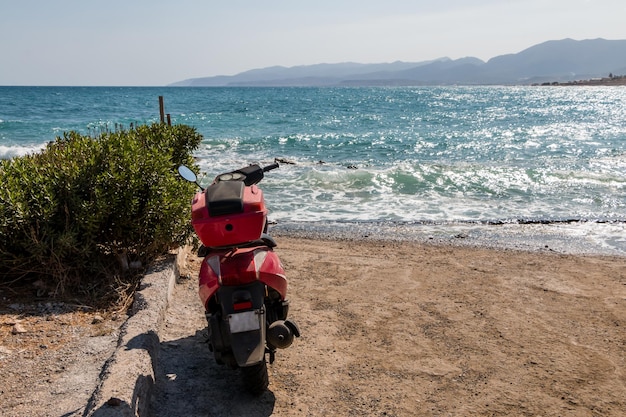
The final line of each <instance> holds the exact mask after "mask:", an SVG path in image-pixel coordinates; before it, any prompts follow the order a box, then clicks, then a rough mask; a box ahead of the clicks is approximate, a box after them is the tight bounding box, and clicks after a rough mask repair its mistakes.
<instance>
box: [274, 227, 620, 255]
mask: <svg viewBox="0 0 626 417" xmlns="http://www.w3.org/2000/svg"><path fill="white" fill-rule="evenodd" d="M270 234H271V235H272V236H274V237H276V238H279V239H280V238H282V237H286V238H301V239H313V240H343V241H354V242H357V243H360V242H374V241H386V242H396V243H402V242H407V243H418V244H423V245H431V246H448V247H474V248H483V249H491V250H515V251H523V252H537V253H539V252H551V253H560V254H566V255H590V256H617V257H626V238H624V236H626V222H606V223H597V222H563V223H560V222H556V223H541V222H540V223H521V224H520V223H500V224H487V223H472V222H441V223H408V222H406V223H402V222H395V223H393V222H358V223H356V222H355V223H345V222H308V223H307V222H277V223H275V224H273V225H270Z"/></svg>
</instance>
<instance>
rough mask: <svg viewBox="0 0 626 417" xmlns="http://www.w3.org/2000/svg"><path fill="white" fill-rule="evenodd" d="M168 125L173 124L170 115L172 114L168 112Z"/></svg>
mask: <svg viewBox="0 0 626 417" xmlns="http://www.w3.org/2000/svg"><path fill="white" fill-rule="evenodd" d="M167 125H168V126H171V125H172V117H171V116H170V114H169V113H168V114H167Z"/></svg>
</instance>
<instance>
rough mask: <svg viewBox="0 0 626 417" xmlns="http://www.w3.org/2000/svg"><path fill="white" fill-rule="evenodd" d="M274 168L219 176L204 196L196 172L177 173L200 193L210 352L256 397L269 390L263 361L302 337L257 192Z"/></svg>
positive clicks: (197, 217) (195, 204) (198, 220)
mask: <svg viewBox="0 0 626 417" xmlns="http://www.w3.org/2000/svg"><path fill="white" fill-rule="evenodd" d="M276 168H278V164H272V165H269V166H266V167H260V166H259V165H250V166H248V167H245V168H241V169H238V170H235V171H232V172H227V173H224V174H220V175H218V176H217V177H216V178H215V180H214V181H213V183H212V184H211V185H210V186H209V187H207V188H206V190H205V189H203V188H202V187H201V186H200V185H199V184H198V182H197V177H196V175H195V174H194V172H193V171H191V170H190V169H189V168H187V167H185V166H180V167H179V168H178V172H179V173H180V175H181V176H182V177H183V178H185V179H186V180H188V181H191V182H194V183H196V184H197V185H198V186H199V187H200V189H201V191H200V192H198V193H196V195H195V196H194V198H193V201H192V207H191V223H192V225H193V227H194V230H195V231H196V234H197V235H198V238H199V239H200V241H201V242H202V246H201V247H200V249H199V251H198V256H200V257H203V258H204V261H203V262H202V266H201V267H200V275H199V285H200V289H199V292H200V299H201V301H202V304H203V305H204V308H205V314H206V318H207V321H208V329H209V349H210V350H211V351H212V352H213V354H214V356H215V360H216V362H217V363H218V364H223V365H228V366H230V367H232V368H233V369H237V368H239V369H240V372H241V375H242V378H243V384H244V386H245V387H246V388H247V389H248V390H249V391H250V392H251V393H253V394H257V395H258V394H261V393H263V392H264V391H265V390H266V389H267V387H268V384H269V379H268V375H267V361H266V355H268V356H269V362H270V363H273V362H274V359H275V354H276V349H284V348H287V347H289V346H290V345H291V344H292V342H293V339H294V337H299V336H300V331H299V329H298V326H297V325H296V324H295V323H294V322H293V321H291V320H288V319H287V313H288V310H289V301H288V300H287V279H286V277H285V271H284V270H283V267H282V265H281V263H280V260H279V259H278V256H277V255H276V253H275V252H274V251H273V248H274V247H275V246H276V243H275V241H274V240H273V239H272V238H271V237H270V236H269V235H268V234H267V208H266V207H265V200H264V199H263V192H262V191H261V189H260V188H259V187H257V185H256V184H258V183H259V182H260V181H261V180H262V179H263V177H264V174H265V173H266V172H268V171H270V170H272V169H276Z"/></svg>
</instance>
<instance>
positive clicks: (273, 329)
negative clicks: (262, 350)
mask: <svg viewBox="0 0 626 417" xmlns="http://www.w3.org/2000/svg"><path fill="white" fill-rule="evenodd" d="M266 337H267V342H268V344H270V345H272V346H274V347H275V348H278V349H285V348H288V347H289V346H291V344H292V343H293V338H294V337H300V330H299V329H298V326H296V324H295V323H294V322H292V321H290V320H276V321H275V322H273V323H272V324H270V327H269V328H268V329H267V336H266Z"/></svg>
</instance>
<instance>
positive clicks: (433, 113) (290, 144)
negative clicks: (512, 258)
mask: <svg viewBox="0 0 626 417" xmlns="http://www.w3.org/2000/svg"><path fill="white" fill-rule="evenodd" d="M159 97H163V103H164V110H165V113H166V114H167V115H169V117H170V120H171V122H172V123H173V124H186V125H190V126H193V127H195V128H196V129H197V131H198V132H199V133H201V134H202V135H203V137H204V140H203V141H202V144H201V146H200V147H199V149H197V151H196V153H195V156H196V157H197V160H198V163H199V165H200V167H201V169H202V171H203V173H204V175H203V176H202V181H204V182H205V183H206V182H210V181H211V180H212V178H213V177H214V176H215V175H217V174H219V173H222V172H227V171H230V170H233V169H236V168H240V167H244V166H246V165H249V164H252V163H259V164H261V165H266V164H270V163H272V162H274V161H275V160H277V161H279V164H280V169H278V170H275V171H271V172H269V173H268V174H267V175H266V177H265V179H264V180H263V182H262V183H261V186H262V189H263V190H264V193H265V198H266V201H267V205H268V207H269V209H270V216H269V218H270V220H271V221H272V223H273V229H272V230H274V231H275V232H276V233H277V234H278V235H281V234H283V235H285V234H287V235H289V234H291V235H297V236H300V235H302V236H311V235H314V236H321V237H335V238H339V239H349V238H358V239H392V240H393V239H397V240H416V241H422V242H434V243H450V244H459V245H468V244H469V245H482V246H495V247H501V248H505V249H522V250H538V251H555V252H560V253H588V254H608V255H626V88H624V87H563V86H518V87H505V86H502V87H498V86H476V87H474V86H471V87H467V86H445V87H432V86H428V87H345V88H343V87H325V88H309V87H285V88H279V87H276V88H273V87H267V88H257V87H225V88H200V87H176V88H175V87H0V158H13V157H17V156H20V155H24V154H27V153H32V152H38V151H40V150H41V149H42V147H43V146H45V144H46V143H47V142H49V141H53V140H55V138H56V137H58V136H62V135H63V132H68V131H78V132H81V133H83V134H89V135H94V136H95V135H97V134H99V133H101V132H106V131H113V130H115V129H120V128H128V127H130V126H132V125H137V124H145V123H152V122H158V121H159V119H160V115H159Z"/></svg>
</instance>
